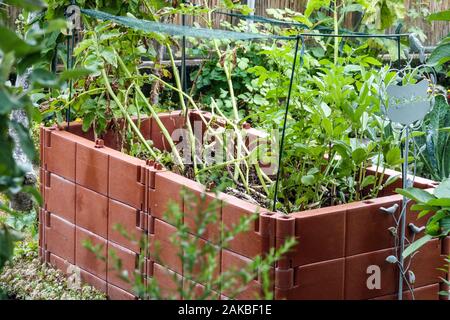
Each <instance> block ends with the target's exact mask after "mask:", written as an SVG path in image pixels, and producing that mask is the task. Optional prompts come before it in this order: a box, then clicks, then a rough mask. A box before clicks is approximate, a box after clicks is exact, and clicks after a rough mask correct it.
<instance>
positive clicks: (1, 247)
mask: <svg viewBox="0 0 450 320" xmlns="http://www.w3.org/2000/svg"><path fill="white" fill-rule="evenodd" d="M2 207H3V206H2V205H0V208H2ZM21 239H23V236H22V235H21V234H20V233H18V232H17V231H15V230H13V229H11V228H9V227H8V226H6V225H4V224H0V270H1V269H2V268H3V266H4V265H5V263H6V262H7V261H9V260H10V259H11V257H12V255H13V252H14V242H16V241H19V240H21Z"/></svg>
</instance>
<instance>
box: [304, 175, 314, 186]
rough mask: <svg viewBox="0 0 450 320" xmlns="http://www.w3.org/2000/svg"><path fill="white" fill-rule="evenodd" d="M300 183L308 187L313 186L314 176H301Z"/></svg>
mask: <svg viewBox="0 0 450 320" xmlns="http://www.w3.org/2000/svg"><path fill="white" fill-rule="evenodd" d="M301 181H302V183H303V184H304V185H306V186H310V185H313V184H314V176H313V175H306V176H303V177H302V179H301Z"/></svg>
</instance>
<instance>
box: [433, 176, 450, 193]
mask: <svg viewBox="0 0 450 320" xmlns="http://www.w3.org/2000/svg"><path fill="white" fill-rule="evenodd" d="M434 195H435V196H436V197H437V198H450V178H447V179H445V180H444V181H442V182H441V183H440V184H439V185H438V186H437V187H436V189H434Z"/></svg>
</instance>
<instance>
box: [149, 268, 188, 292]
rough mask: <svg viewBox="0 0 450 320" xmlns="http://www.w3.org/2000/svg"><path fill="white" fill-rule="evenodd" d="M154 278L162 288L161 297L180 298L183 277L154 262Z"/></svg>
mask: <svg viewBox="0 0 450 320" xmlns="http://www.w3.org/2000/svg"><path fill="white" fill-rule="evenodd" d="M152 269H153V270H152V274H153V278H154V279H155V280H156V283H157V284H158V288H159V289H160V293H161V299H174V298H175V299H180V298H181V296H180V289H181V288H182V286H183V277H182V276H181V275H179V274H177V273H175V272H173V271H171V270H169V269H167V268H165V267H163V266H161V265H159V264H158V263H153V264H152Z"/></svg>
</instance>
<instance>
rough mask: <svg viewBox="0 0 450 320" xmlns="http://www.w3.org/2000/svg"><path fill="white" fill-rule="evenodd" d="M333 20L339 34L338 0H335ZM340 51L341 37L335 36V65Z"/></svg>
mask: <svg viewBox="0 0 450 320" xmlns="http://www.w3.org/2000/svg"><path fill="white" fill-rule="evenodd" d="M333 22H334V34H339V21H338V8H337V0H334V10H333ZM338 53H339V38H338V37H335V38H334V65H337V61H338Z"/></svg>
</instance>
